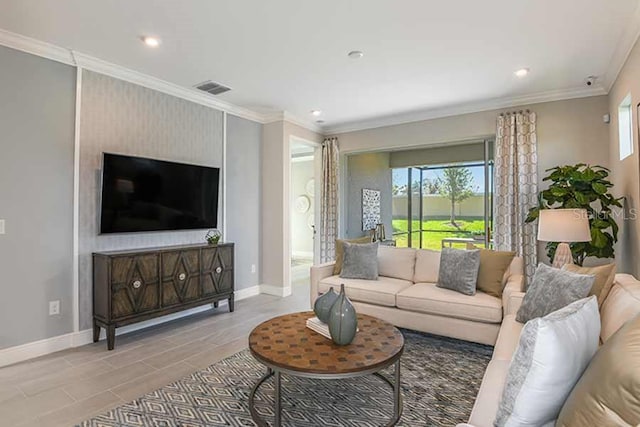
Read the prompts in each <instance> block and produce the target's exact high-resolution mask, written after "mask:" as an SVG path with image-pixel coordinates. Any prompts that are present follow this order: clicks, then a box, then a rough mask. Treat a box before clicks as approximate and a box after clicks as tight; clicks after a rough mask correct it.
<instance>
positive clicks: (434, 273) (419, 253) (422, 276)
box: [413, 249, 441, 283]
mask: <svg viewBox="0 0 640 427" xmlns="http://www.w3.org/2000/svg"><path fill="white" fill-rule="evenodd" d="M440 255H441V253H440V251H433V250H431V249H418V250H416V271H415V275H414V276H413V281H414V282H415V283H436V282H437V281H438V274H439V273H440Z"/></svg>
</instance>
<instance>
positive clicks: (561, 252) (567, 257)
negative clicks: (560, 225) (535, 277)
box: [551, 243, 573, 268]
mask: <svg viewBox="0 0 640 427" xmlns="http://www.w3.org/2000/svg"><path fill="white" fill-rule="evenodd" d="M566 264H573V254H572V253H571V248H570V247H569V244H568V243H559V244H558V247H557V248H556V254H555V255H554V257H553V264H551V266H552V267H554V268H562V267H563V266H564V265H566Z"/></svg>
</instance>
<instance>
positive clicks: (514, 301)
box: [504, 292, 524, 316]
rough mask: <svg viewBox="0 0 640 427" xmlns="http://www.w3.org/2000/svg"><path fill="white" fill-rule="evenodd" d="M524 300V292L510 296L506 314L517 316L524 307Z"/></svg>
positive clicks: (513, 293)
mask: <svg viewBox="0 0 640 427" xmlns="http://www.w3.org/2000/svg"><path fill="white" fill-rule="evenodd" d="M523 299H524V292H512V293H511V295H509V300H508V301H507V305H506V306H505V307H504V309H505V313H504V315H505V316H506V315H508V314H516V313H518V310H519V309H520V306H521V305H522V300H523Z"/></svg>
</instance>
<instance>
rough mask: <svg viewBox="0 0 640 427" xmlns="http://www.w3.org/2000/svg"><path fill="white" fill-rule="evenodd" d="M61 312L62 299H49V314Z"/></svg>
mask: <svg viewBox="0 0 640 427" xmlns="http://www.w3.org/2000/svg"><path fill="white" fill-rule="evenodd" d="M56 314H60V301H59V300H56V301H49V316H54V315H56Z"/></svg>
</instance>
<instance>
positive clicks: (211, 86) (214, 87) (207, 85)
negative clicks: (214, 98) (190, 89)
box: [196, 80, 231, 95]
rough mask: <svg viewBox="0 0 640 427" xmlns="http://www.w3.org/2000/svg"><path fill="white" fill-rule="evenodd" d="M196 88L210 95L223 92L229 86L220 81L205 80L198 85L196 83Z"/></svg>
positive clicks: (228, 88)
mask: <svg viewBox="0 0 640 427" xmlns="http://www.w3.org/2000/svg"><path fill="white" fill-rule="evenodd" d="M196 89H200V90H202V91H204V92H207V93H210V94H211V95H220V94H221V93H225V92H228V91H230V90H231V88H230V87H227V86H224V85H221V84H220V83H216V82H212V81H211V80H207V81H206V82H202V83H200V84H199V85H196Z"/></svg>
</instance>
